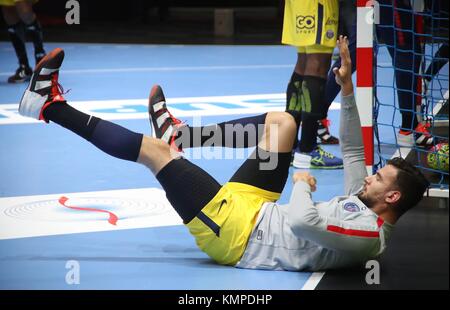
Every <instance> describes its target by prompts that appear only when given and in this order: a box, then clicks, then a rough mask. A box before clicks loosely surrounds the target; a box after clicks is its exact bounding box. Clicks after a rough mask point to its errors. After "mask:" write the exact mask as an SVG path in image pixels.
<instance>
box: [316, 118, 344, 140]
mask: <svg viewBox="0 0 450 310" xmlns="http://www.w3.org/2000/svg"><path fill="white" fill-rule="evenodd" d="M317 122H318V123H319V127H318V128H317V138H318V141H317V142H318V143H321V144H339V139H338V138H336V137H335V136H333V135H332V134H331V133H330V120H328V119H326V118H324V119H321V120H318V121H317Z"/></svg>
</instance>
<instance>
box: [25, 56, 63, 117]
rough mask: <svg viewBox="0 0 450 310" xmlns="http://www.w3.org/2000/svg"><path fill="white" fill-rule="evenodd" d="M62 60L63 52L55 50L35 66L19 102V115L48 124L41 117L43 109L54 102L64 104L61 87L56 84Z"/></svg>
mask: <svg viewBox="0 0 450 310" xmlns="http://www.w3.org/2000/svg"><path fill="white" fill-rule="evenodd" d="M63 60H64V51H63V50H62V49H60V48H56V49H54V50H53V51H51V52H50V53H48V54H47V55H46V56H45V57H44V58H43V59H42V60H41V61H40V62H39V63H38V64H37V66H36V68H35V69H34V72H33V75H32V77H31V80H30V83H29V84H28V87H27V89H26V90H25V92H24V94H23V96H22V99H21V100H20V105H19V113H20V115H23V116H27V117H31V118H34V119H37V120H43V121H45V122H47V123H48V121H47V120H46V119H45V118H44V116H43V111H44V110H45V108H46V107H48V106H49V105H50V104H52V103H55V102H65V99H64V98H63V96H62V87H61V85H59V83H58V74H59V68H60V67H61V64H62V62H63Z"/></svg>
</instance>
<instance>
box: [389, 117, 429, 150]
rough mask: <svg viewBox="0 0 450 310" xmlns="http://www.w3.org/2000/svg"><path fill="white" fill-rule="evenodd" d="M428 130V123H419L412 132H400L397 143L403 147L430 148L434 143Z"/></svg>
mask: <svg viewBox="0 0 450 310" xmlns="http://www.w3.org/2000/svg"><path fill="white" fill-rule="evenodd" d="M428 128H430V124H429V123H426V124H422V123H420V124H419V125H417V127H416V129H415V130H414V131H409V130H400V131H399V133H398V136H397V143H398V144H399V145H400V146H404V147H413V146H417V147H423V148H429V147H432V146H433V145H434V144H435V142H436V141H435V138H434V137H433V136H432V135H431V133H430V131H429V130H428Z"/></svg>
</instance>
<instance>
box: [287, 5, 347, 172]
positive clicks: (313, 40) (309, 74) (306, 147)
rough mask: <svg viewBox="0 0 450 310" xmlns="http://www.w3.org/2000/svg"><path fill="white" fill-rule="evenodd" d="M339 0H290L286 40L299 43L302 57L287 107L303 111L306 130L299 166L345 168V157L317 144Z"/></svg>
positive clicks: (293, 80)
mask: <svg viewBox="0 0 450 310" xmlns="http://www.w3.org/2000/svg"><path fill="white" fill-rule="evenodd" d="M338 20H339V6H338V1H337V0H332V1H324V0H311V1H286V4H285V11H284V24H283V38H282V43H284V44H289V45H292V46H296V47H297V51H298V57H297V64H296V67H295V70H294V73H293V75H292V77H291V80H290V83H289V85H288V89H287V103H286V108H287V110H296V111H301V113H302V132H301V139H300V141H299V147H298V149H299V153H296V155H295V156H294V162H293V164H294V166H295V167H297V168H328V169H329V168H342V160H341V159H339V158H336V157H335V156H333V155H332V154H330V153H327V152H325V151H323V150H322V149H321V148H320V147H318V146H317V131H318V121H319V120H320V119H322V118H323V117H324V116H325V115H326V113H324V112H323V111H324V105H325V104H324V99H323V98H324V88H325V84H326V76H327V74H328V70H329V68H330V67H329V66H330V62H331V56H332V52H333V49H334V46H335V45H336V40H337V26H338Z"/></svg>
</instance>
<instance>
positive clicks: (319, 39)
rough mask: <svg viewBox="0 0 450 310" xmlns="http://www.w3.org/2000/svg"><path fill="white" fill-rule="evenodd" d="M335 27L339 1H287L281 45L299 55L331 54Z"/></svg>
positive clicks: (337, 23) (333, 45)
mask: <svg viewBox="0 0 450 310" xmlns="http://www.w3.org/2000/svg"><path fill="white" fill-rule="evenodd" d="M338 26H339V2H338V0H286V4H285V8H284V22H283V37H282V40H281V42H282V43H283V44H288V45H292V46H297V47H301V48H302V49H299V53H300V52H303V53H307V54H310V53H332V52H333V49H334V47H335V46H336V41H337V33H338ZM305 47H306V49H305Z"/></svg>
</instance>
